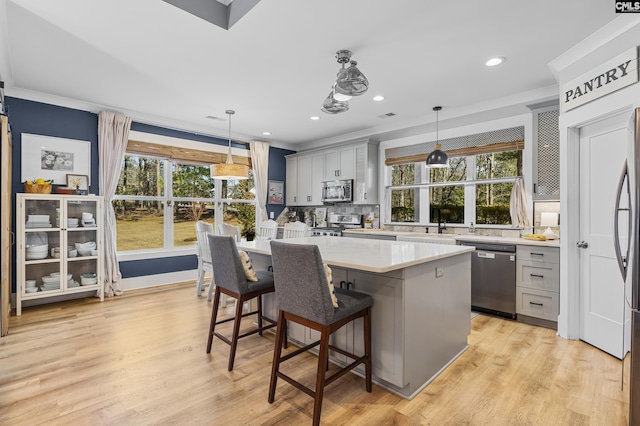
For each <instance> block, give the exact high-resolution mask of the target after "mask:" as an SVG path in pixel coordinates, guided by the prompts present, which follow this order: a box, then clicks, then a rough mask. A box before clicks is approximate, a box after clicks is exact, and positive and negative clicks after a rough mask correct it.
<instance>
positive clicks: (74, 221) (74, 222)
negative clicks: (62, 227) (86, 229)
mask: <svg viewBox="0 0 640 426" xmlns="http://www.w3.org/2000/svg"><path fill="white" fill-rule="evenodd" d="M77 227H78V218H77V217H68V218H67V228H77Z"/></svg>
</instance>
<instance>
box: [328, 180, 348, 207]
mask: <svg viewBox="0 0 640 426" xmlns="http://www.w3.org/2000/svg"><path fill="white" fill-rule="evenodd" d="M352 200H353V180H352V179H348V180H329V181H326V182H322V202H323V203H345V202H350V201H352Z"/></svg>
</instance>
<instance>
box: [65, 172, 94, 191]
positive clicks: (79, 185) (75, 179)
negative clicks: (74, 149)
mask: <svg viewBox="0 0 640 426" xmlns="http://www.w3.org/2000/svg"><path fill="white" fill-rule="evenodd" d="M67 188H73V189H75V190H76V191H79V192H80V194H82V193H83V192H84V193H87V192H88V191H89V176H87V175H72V174H68V175H67Z"/></svg>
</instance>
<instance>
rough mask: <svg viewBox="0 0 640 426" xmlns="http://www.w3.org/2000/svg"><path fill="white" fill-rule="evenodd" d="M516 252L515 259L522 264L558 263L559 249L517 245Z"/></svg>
mask: <svg viewBox="0 0 640 426" xmlns="http://www.w3.org/2000/svg"><path fill="white" fill-rule="evenodd" d="M517 250H518V251H517V255H518V257H517V259H518V260H522V261H524V262H536V263H560V249H559V248H556V247H535V246H523V245H519V246H518V249H517Z"/></svg>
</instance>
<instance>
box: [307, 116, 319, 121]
mask: <svg viewBox="0 0 640 426" xmlns="http://www.w3.org/2000/svg"><path fill="white" fill-rule="evenodd" d="M309 120H312V121H318V120H320V117H318V116H317V115H314V116H312V117H309Z"/></svg>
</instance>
